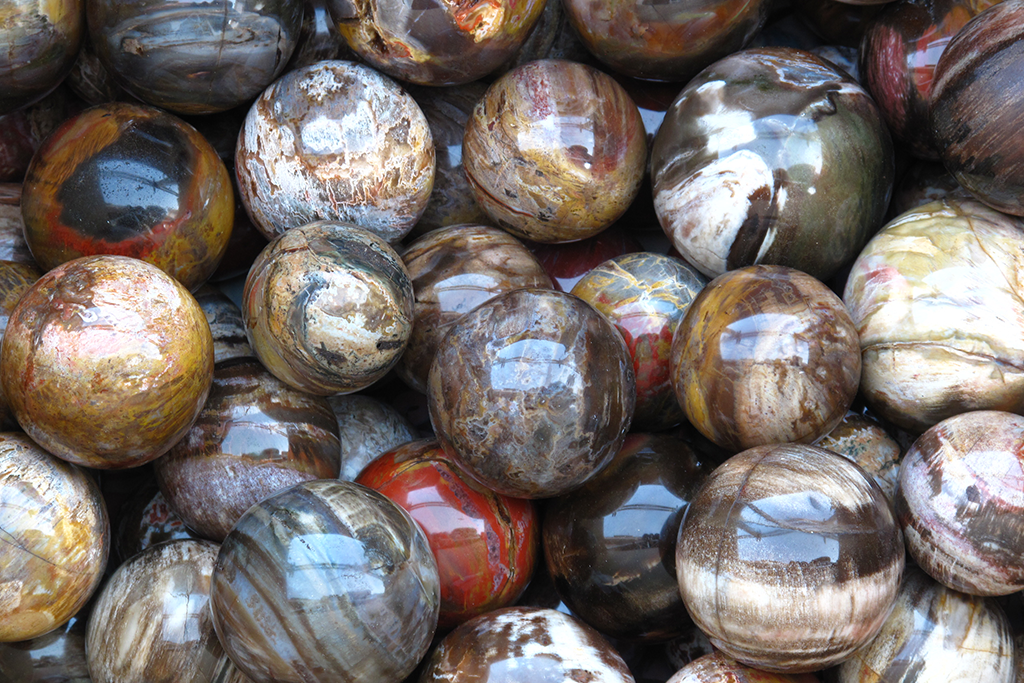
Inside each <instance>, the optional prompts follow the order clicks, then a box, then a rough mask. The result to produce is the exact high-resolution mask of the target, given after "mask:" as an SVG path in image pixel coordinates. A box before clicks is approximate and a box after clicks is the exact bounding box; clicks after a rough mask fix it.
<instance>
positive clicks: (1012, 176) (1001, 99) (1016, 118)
mask: <svg viewBox="0 0 1024 683" xmlns="http://www.w3.org/2000/svg"><path fill="white" fill-rule="evenodd" d="M1022 30H1024V0H1004V1H1003V2H999V3H996V4H995V5H993V6H992V7H990V8H989V9H987V10H985V11H984V12H982V13H981V14H979V15H978V16H977V17H975V18H974V19H972V20H971V22H970V23H969V24H967V25H966V26H964V28H963V29H961V30H960V32H959V33H957V34H956V36H955V37H954V38H953V40H951V41H950V43H949V45H948V46H947V47H946V51H945V52H943V53H942V57H940V58H939V63H938V64H937V65H936V67H935V81H934V84H933V85H932V97H931V125H932V134H933V135H934V136H935V141H936V143H937V145H938V149H939V157H940V158H941V159H942V163H943V164H945V166H946V168H948V169H949V171H950V172H951V173H952V174H953V176H954V177H955V178H956V179H957V182H959V183H960V184H961V185H962V186H963V187H964V188H966V189H967V190H968V191H969V192H970V193H971V194H972V195H974V197H975V198H977V199H979V200H980V201H982V202H984V203H986V204H988V205H989V206H991V207H992V208H994V209H996V210H998V211H1002V212H1004V213H1009V214H1013V215H1016V216H1024V154H1022V152H1021V151H1020V148H1019V146H1018V145H1017V144H1016V140H1017V135H1018V134H1019V133H1020V129H1021V126H1022V125H1024V117H1022V115H1021V111H1022V108H1024V93H1022V92H1021V89H1020V88H1019V87H1018V83H1019V82H1020V79H1021V74H1022V73H1024V42H1022V41H1021V40H1019V38H1020V34H1021V31H1022Z"/></svg>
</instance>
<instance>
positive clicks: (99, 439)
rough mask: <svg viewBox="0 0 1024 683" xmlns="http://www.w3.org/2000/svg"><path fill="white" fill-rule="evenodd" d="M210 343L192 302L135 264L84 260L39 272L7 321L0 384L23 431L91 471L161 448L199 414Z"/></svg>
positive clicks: (141, 459) (130, 463) (129, 462)
mask: <svg viewBox="0 0 1024 683" xmlns="http://www.w3.org/2000/svg"><path fill="white" fill-rule="evenodd" d="M212 379H213V339H212V338H211V336H210V326H209V325H208V324H207V322H206V317H205V316H204V315H203V311H202V309H201V308H199V304H197V303H196V300H195V299H194V298H193V297H192V295H191V294H189V293H188V291H186V290H185V288H184V287H182V286H181V284H180V283H179V282H178V281H177V280H175V279H173V278H171V277H170V276H169V275H167V274H166V273H164V272H163V271H161V270H159V269H158V268H156V267H155V266H151V265H150V264H148V263H144V262H143V261H138V260H136V259H131V258H127V257H124V256H89V257H85V258H80V259H76V260H74V261H69V262H68V263H65V264H63V265H61V266H58V267H56V268H54V269H53V270H51V271H49V272H48V273H47V274H46V275H44V276H43V277H42V278H40V279H39V280H38V281H37V282H36V283H35V284H34V285H33V286H32V288H31V289H30V290H29V291H28V292H26V293H25V296H24V297H23V298H22V300H21V302H20V303H19V304H18V306H17V308H15V309H14V312H13V313H12V314H11V318H10V321H9V322H8V324H7V331H6V332H5V333H4V344H3V349H2V351H0V382H2V383H3V391H4V394H5V395H6V396H7V400H8V402H9V403H10V405H11V410H12V411H13V412H14V415H15V417H16V418H17V420H18V424H20V425H21V427H22V429H24V430H25V432H26V433H27V434H28V435H29V436H31V437H32V439H33V440H34V441H35V442H37V443H38V444H39V445H41V446H42V447H43V448H45V449H46V450H48V451H50V452H51V453H53V454H54V455H57V456H58V457H60V458H64V459H65V460H69V461H71V462H74V463H77V464H81V465H86V466H88V467H96V468H100V469H106V468H122V467H135V466H137V465H141V464H143V463H145V462H149V461H150V460H153V459H155V458H157V457H159V456H160V455H163V454H164V453H166V452H167V451H168V450H169V449H170V448H171V446H173V445H174V444H175V443H176V442H177V441H178V440H179V439H180V438H181V437H182V436H184V434H185V432H186V431H187V430H188V428H189V427H190V426H191V424H192V421H193V420H195V418H196V415H198V414H199V411H200V409H202V407H203V403H204V402H205V401H206V395H207V393H208V392H209V390H210V382H211V381H212Z"/></svg>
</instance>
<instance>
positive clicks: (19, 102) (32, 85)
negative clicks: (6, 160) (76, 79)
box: [0, 0, 85, 115]
mask: <svg viewBox="0 0 1024 683" xmlns="http://www.w3.org/2000/svg"><path fill="white" fill-rule="evenodd" d="M0 15H2V17H3V19H2V21H0V44H2V45H3V46H4V48H3V50H0V115H3V114H9V113H10V112H12V111H14V110H16V109H19V108H21V107H24V106H25V105H28V104H31V103H32V102H36V101H37V100H40V99H42V98H43V97H44V96H46V94H47V93H48V92H50V91H51V90H53V89H54V88H56V87H57V86H58V85H59V84H60V82H61V81H62V80H64V77H65V76H67V75H68V72H69V71H70V70H71V66H72V65H73V64H74V63H75V57H76V56H77V55H78V46H79V45H80V44H81V42H82V38H83V36H84V35H85V3H84V2H83V1H82V0H57V1H56V2H52V1H48V2H43V0H7V1H6V2H4V5H3V8H2V10H0Z"/></svg>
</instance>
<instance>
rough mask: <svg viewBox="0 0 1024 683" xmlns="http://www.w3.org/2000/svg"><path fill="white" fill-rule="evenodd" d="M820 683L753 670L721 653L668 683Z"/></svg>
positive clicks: (807, 676) (695, 663)
mask: <svg viewBox="0 0 1024 683" xmlns="http://www.w3.org/2000/svg"><path fill="white" fill-rule="evenodd" d="M726 682H728V683H818V679H817V677H815V676H813V675H812V674H792V675H790V674H781V673H770V672H767V671H761V670H760V669H753V668H751V667H749V666H747V665H745V664H740V663H739V662H737V661H736V660H735V659H733V658H732V657H730V656H728V655H724V654H722V653H721V652H715V653H713V654H709V655H704V656H703V657H700V658H698V659H695V660H694V661H692V662H690V663H689V664H687V665H686V666H684V667H683V668H682V669H680V670H679V671H677V672H676V674H675V675H674V676H672V678H670V679H668V683H726Z"/></svg>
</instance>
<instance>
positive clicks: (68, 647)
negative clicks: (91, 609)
mask: <svg viewBox="0 0 1024 683" xmlns="http://www.w3.org/2000/svg"><path fill="white" fill-rule="evenodd" d="M87 611H88V608H84V609H83V610H82V611H80V612H79V613H77V614H76V615H75V616H73V617H71V619H69V620H68V622H67V623H66V624H64V626H62V627H61V628H58V629H56V630H53V631H50V632H49V633H47V634H46V635H42V636H39V637H38V638H32V639H30V640H23V641H20V642H17V643H0V680H3V681H17V683H92V679H90V678H89V667H88V665H87V664H86V661H85V617H87V616H88V614H86V612H87Z"/></svg>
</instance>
